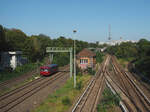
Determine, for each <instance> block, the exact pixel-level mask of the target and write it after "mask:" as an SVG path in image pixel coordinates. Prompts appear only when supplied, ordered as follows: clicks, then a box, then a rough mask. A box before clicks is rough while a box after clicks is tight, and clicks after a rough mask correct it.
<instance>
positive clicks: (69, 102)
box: [62, 96, 71, 105]
mask: <svg viewBox="0 0 150 112" xmlns="http://www.w3.org/2000/svg"><path fill="white" fill-rule="evenodd" d="M62 104H63V105H71V101H70V99H69V97H68V96H66V97H64V98H63V99H62Z"/></svg>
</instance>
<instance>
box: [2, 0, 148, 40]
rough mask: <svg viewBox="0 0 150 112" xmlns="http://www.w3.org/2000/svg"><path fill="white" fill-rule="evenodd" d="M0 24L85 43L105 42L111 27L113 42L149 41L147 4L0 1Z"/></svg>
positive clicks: (130, 0)
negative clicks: (143, 39)
mask: <svg viewBox="0 0 150 112" xmlns="http://www.w3.org/2000/svg"><path fill="white" fill-rule="evenodd" d="M0 24H1V25H3V26H4V27H6V28H17V29H21V30H22V31H23V32H25V33H26V34H27V35H28V36H30V35H38V34H41V33H42V34H45V35H48V36H50V37H51V38H58V37H59V36H64V37H69V38H75V39H78V40H84V41H88V42H96V41H102V42H104V41H108V36H109V33H108V32H109V30H108V29H109V28H108V26H109V24H110V25H111V38H112V40H119V39H120V37H122V38H123V40H139V39H141V38H145V39H148V40H150V0H0ZM73 30H77V32H76V34H73Z"/></svg>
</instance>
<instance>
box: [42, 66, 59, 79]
mask: <svg viewBox="0 0 150 112" xmlns="http://www.w3.org/2000/svg"><path fill="white" fill-rule="evenodd" d="M57 71H58V65H57V64H50V65H47V66H41V67H40V75H42V76H49V75H51V74H53V73H56V72H57Z"/></svg>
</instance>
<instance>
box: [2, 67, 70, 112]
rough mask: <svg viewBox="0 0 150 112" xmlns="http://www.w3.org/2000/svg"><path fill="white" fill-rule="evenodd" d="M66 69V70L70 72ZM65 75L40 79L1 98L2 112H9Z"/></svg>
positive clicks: (60, 74)
mask: <svg viewBox="0 0 150 112" xmlns="http://www.w3.org/2000/svg"><path fill="white" fill-rule="evenodd" d="M68 69H69V67H66V69H65V70H68ZM64 74H65V73H57V74H55V75H53V76H51V77H46V78H43V77H42V78H39V79H37V80H35V81H33V82H31V83H28V84H26V85H24V86H22V87H20V88H17V89H15V90H13V91H11V92H9V93H7V94H5V95H3V96H1V97H0V112H7V111H9V110H11V109H12V108H14V107H16V106H17V105H18V104H20V103H22V102H23V101H24V100H26V99H27V98H29V97H31V96H33V95H34V94H35V93H37V92H38V91H40V90H41V89H43V88H45V87H46V86H48V85H49V84H51V83H53V82H54V81H55V80H58V79H60V78H62V77H63V76H64Z"/></svg>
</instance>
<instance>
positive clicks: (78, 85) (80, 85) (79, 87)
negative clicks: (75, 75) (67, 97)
mask: <svg viewBox="0 0 150 112" xmlns="http://www.w3.org/2000/svg"><path fill="white" fill-rule="evenodd" d="M81 88H82V81H79V82H77V86H76V89H77V90H81Z"/></svg>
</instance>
